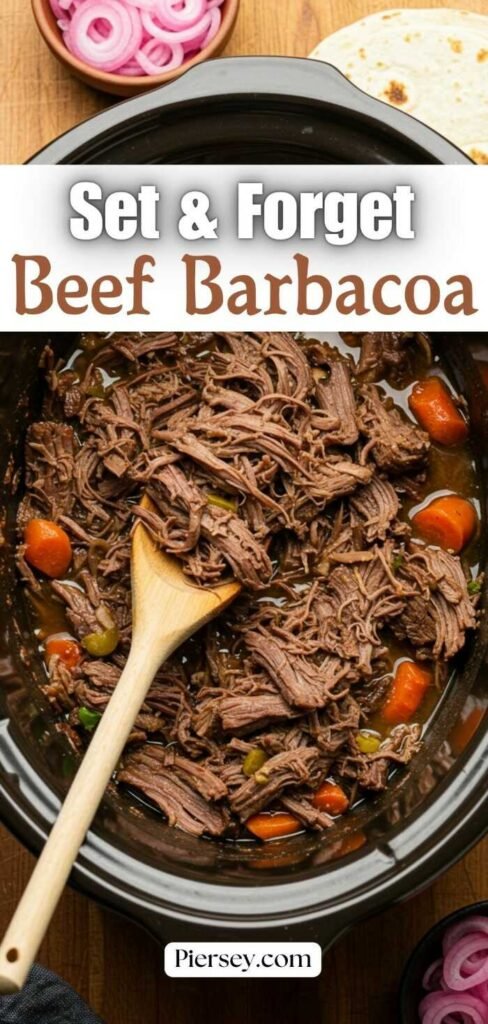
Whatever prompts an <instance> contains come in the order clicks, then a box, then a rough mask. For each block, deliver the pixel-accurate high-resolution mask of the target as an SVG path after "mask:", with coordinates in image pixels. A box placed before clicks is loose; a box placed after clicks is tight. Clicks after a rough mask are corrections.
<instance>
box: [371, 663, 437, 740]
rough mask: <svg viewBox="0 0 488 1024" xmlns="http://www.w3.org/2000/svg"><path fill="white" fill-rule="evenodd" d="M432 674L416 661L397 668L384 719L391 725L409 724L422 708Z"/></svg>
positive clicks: (384, 708)
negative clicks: (416, 712)
mask: <svg viewBox="0 0 488 1024" xmlns="http://www.w3.org/2000/svg"><path fill="white" fill-rule="evenodd" d="M431 684H432V672H429V671H428V669H425V668H421V667H420V665H417V663H416V662H415V661H402V662H401V663H400V665H399V666H398V668H397V671H396V675H395V678H394V680H393V685H392V687H391V690H390V694H389V697H388V700H387V702H386V704H385V705H384V707H383V718H384V719H385V721H386V722H388V723H389V725H398V724H399V723H400V722H408V721H409V719H410V718H411V717H412V715H413V714H414V713H415V711H417V709H418V708H419V707H420V705H421V703H422V701H423V699H424V697H425V694H426V693H427V690H428V688H429V686H431Z"/></svg>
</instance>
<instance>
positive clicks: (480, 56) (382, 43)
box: [310, 8, 488, 163]
mask: <svg viewBox="0 0 488 1024" xmlns="http://www.w3.org/2000/svg"><path fill="white" fill-rule="evenodd" d="M310 56H311V57H314V58H315V59H317V60H324V61H327V62H328V63H329V64H333V65H335V67H337V68H339V70H340V71H342V72H343V74H345V75H346V77H347V78H349V79H350V81H351V82H354V84H355V85H358V86H359V88H361V89H364V90H365V92H368V93H370V94H371V96H375V97H376V98H377V99H379V100H384V101H385V102H387V103H390V104H392V105H393V106H395V107H398V109H399V110H404V111H406V112H407V113H408V114H412V115H413V117H416V118H418V120H419V121H424V122H425V124H428V125H430V126H431V127H432V128H434V129H435V130H436V131H438V132H440V134H441V135H444V136H445V137H446V138H448V139H450V140H451V141H452V142H454V143H455V144H456V145H457V146H459V148H460V149H463V150H464V151H465V152H466V153H467V154H468V156H470V157H471V159H472V160H475V161H477V162H478V163H488V16H485V15H483V14H474V13H473V12H471V11H459V10H451V9H449V8H437V9H433V10H424V9H414V8H410V9H409V10H386V11H381V12H380V13H378V14H372V15H370V17H368V18H364V19H363V20H362V21H356V22H354V24H352V25H347V26H346V27H345V28H342V29H340V30H339V31H338V32H334V34H333V35H331V36H329V37H328V38H327V39H324V40H323V41H322V42H321V43H319V45H318V46H317V47H316V48H315V50H314V51H313V52H312V53H311V54H310Z"/></svg>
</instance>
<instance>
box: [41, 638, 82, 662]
mask: <svg viewBox="0 0 488 1024" xmlns="http://www.w3.org/2000/svg"><path fill="white" fill-rule="evenodd" d="M45 650H46V660H47V661H49V659H50V658H52V657H53V656H54V655H57V656H58V657H59V659H60V660H61V661H62V662H63V663H64V664H65V665H67V667H68V668H76V666H77V665H78V664H79V662H80V660H81V647H80V645H79V643H77V642H76V640H72V639H71V638H70V637H67V636H50V637H49V638H48V640H46V648H45Z"/></svg>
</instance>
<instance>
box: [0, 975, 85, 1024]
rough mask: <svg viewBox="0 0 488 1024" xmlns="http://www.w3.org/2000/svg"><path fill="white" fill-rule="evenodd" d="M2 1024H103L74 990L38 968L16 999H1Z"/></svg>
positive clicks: (0, 1014)
mask: <svg viewBox="0 0 488 1024" xmlns="http://www.w3.org/2000/svg"><path fill="white" fill-rule="evenodd" d="M0 1024H103V1022H102V1021H101V1020H100V1018H99V1017H97V1016H96V1015H95V1014H94V1013H92V1011H91V1010H90V1009H89V1007H88V1006H87V1005H86V1003H84V1002H83V1000H82V999H80V997H79V995H77V994H76V992H75V990H74V989H73V988H71V986H70V985H67V984H66V982H65V981H62V980H61V978H58V977H57V975H56V974H52V973H51V971H47V970H46V968H45V967H40V966H39V965H38V964H35V965H34V967H33V968H32V970H31V972H30V974H29V977H28V979H27V983H26V985H25V987H24V988H23V989H22V992H19V994H18V995H16V996H0Z"/></svg>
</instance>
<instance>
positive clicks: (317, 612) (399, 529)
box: [18, 333, 478, 837]
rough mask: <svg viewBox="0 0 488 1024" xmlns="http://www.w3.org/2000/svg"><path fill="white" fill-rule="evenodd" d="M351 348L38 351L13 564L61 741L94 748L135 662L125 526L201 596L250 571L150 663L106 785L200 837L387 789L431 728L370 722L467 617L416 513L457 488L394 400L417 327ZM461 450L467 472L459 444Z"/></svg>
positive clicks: (298, 342)
mask: <svg viewBox="0 0 488 1024" xmlns="http://www.w3.org/2000/svg"><path fill="white" fill-rule="evenodd" d="M347 340H348V339H347V338H346V341H347ZM349 340H353V342H354V345H355V346H357V345H359V346H361V347H360V349H359V361H355V358H354V356H355V354H356V353H355V351H354V348H348V347H347V344H345V343H344V342H341V344H340V345H339V347H335V346H334V345H332V344H330V343H326V342H319V341H317V340H311V339H305V338H301V337H294V336H291V335H287V334H278V333H267V334H212V335H193V336H181V335H177V334H171V333H162V334H158V335H146V336H142V335H113V336H111V337H108V338H101V337H98V336H90V337H87V338H86V339H85V340H84V342H83V343H82V349H81V350H79V351H78V353H77V354H76V353H75V354H74V355H72V356H71V358H70V359H69V360H68V361H67V362H63V363H59V362H57V361H56V360H55V358H54V355H53V353H52V351H51V350H50V349H48V350H47V351H46V352H45V353H44V356H43V366H44V369H45V373H46V381H47V388H46V396H45V401H44V410H43V417H42V420H41V421H40V422H36V423H33V424H32V425H31V426H30V427H29V429H28V432H27V439H26V453H25V489H24V494H23V497H22V500H21V501H20V504H19V510H18V528H19V548H18V565H19V570H20V573H21V574H22V576H23V578H24V580H25V581H26V585H27V588H28V590H29V593H30V595H31V597H32V599H33V603H34V606H35V609H36V616H37V623H38V625H39V623H40V630H41V632H40V637H41V640H42V641H43V645H42V650H43V652H44V654H45V661H46V672H47V676H48V678H47V680H46V686H45V692H46V694H47V696H48V698H49V700H50V702H51V704H52V706H53V708H54V710H55V712H56V713H57V715H58V716H59V719H60V721H61V722H62V723H63V728H64V729H65V730H66V732H67V734H68V735H69V737H70V739H71V742H72V743H74V744H75V745H76V746H77V747H78V748H82V747H83V741H84V739H85V740H86V739H87V738H89V734H90V731H91V730H92V729H93V728H95V727H96V724H97V721H98V719H99V715H100V714H101V713H103V709H104V707H105V706H106V704H107V701H108V700H109V698H110V694H111V692H112V690H113V688H114V686H115V685H116V683H117V679H118V677H119V675H120V672H121V670H122V668H123V666H124V663H125V660H126V657H127V653H128V650H129V646H130V641H131V607H130V541H131V531H132V529H133V526H134V523H135V522H136V521H137V520H141V521H143V522H144V523H145V525H146V527H147V529H148V530H149V531H150V532H151V534H152V536H153V537H154V538H155V539H156V541H157V542H158V544H159V545H161V547H162V548H163V549H164V550H165V551H167V552H171V553H172V554H174V555H176V556H177V557H178V558H179V559H181V561H182V563H183V567H184V571H185V573H187V574H188V576H189V577H190V579H191V580H192V581H193V582H194V583H195V585H197V586H206V585H214V584H215V583H217V582H218V581H219V580H221V579H223V578H225V577H226V576H229V574H231V575H233V576H235V577H236V578H237V579H238V580H239V581H240V582H241V583H242V588H243V589H242V596H241V597H240V598H239V599H238V600H237V601H236V603H235V604H234V605H233V606H232V607H231V609H230V610H229V611H228V612H227V613H226V614H225V616H224V617H223V618H222V619H221V620H218V621H217V622H214V623H212V624H211V625H210V626H209V627H207V629H206V631H205V635H204V637H203V639H202V637H199V638H198V641H197V642H195V641H189V642H188V643H187V644H186V645H185V647H184V649H183V650H182V651H179V652H177V653H176V654H175V655H174V656H173V657H172V658H171V660H170V661H169V662H168V663H167V664H166V665H164V666H163V667H162V668H161V670H160V671H159V673H158V676H157V678H156V680H155V682H154V685H153V686H152V688H151V691H150V693H149V695H148V698H147V700H146V702H145V704H144V707H143V708H142V709H141V713H140V715H139V717H138V719H137V722H136V725H135V728H134V732H133V735H132V737H131V742H130V744H129V746H128V748H127V750H126V752H125V755H124V759H123V763H122V764H121V766H120V770H119V771H118V775H117V778H118V782H119V783H121V784H123V785H124V786H128V787H131V789H132V790H135V791H137V793H138V794H141V795H143V797H144V798H145V799H147V800H149V801H150V802H151V803H152V804H153V805H154V806H155V807H156V808H159V809H160V810H161V811H162V812H163V814H164V815H165V817H166V818H167V820H168V822H169V823H170V824H171V825H175V826H178V827H179V828H181V829H184V830H185V831H187V832H189V833H192V834H194V835H201V834H203V833H205V834H208V835H210V836H225V837H233V836H237V835H239V834H240V832H241V829H242V828H243V827H244V826H245V824H246V822H248V821H249V819H250V818H252V816H255V815H260V814H261V813H262V812H270V813H272V814H274V813H275V812H278V813H282V814H286V815H288V819H283V820H285V821H286V820H289V821H290V822H291V826H290V830H291V831H293V830H294V829H295V827H305V828H312V829H324V828H327V827H329V826H330V825H331V824H333V821H334V817H335V814H336V813H338V808H335V805H334V804H333V803H332V804H330V803H328V802H327V800H325V799H324V800H320V799H317V793H318V792H320V791H321V789H322V788H323V786H324V783H327V780H328V781H329V782H330V783H332V784H333V787H334V786H335V787H336V789H337V787H339V792H342V796H343V798H344V802H343V808H342V809H344V807H346V806H350V805H351V804H353V803H354V802H355V801H356V800H357V799H359V798H360V797H361V796H363V795H364V794H365V793H367V791H374V792H375V791H378V790H381V789H383V788H384V787H385V786H386V785H387V783H388V778H389V776H390V774H391V771H392V769H394V768H395V767H396V766H397V765H399V764H400V765H405V764H407V763H408V762H409V761H410V760H411V758H412V756H413V755H414V754H415V752H416V751H417V750H418V749H419V744H420V734H421V721H422V714H423V715H424V717H425V712H421V713H419V714H415V715H413V716H410V717H409V716H407V720H405V721H400V722H397V723H396V724H393V725H391V724H390V725H389V726H388V725H386V724H385V722H384V721H382V718H381V708H382V707H383V706H384V704H385V700H386V699H387V695H388V692H389V690H390V688H391V680H392V673H393V670H394V669H393V667H394V665H395V664H398V662H399V661H401V659H402V658H403V659H404V660H405V659H410V660H412V661H414V662H415V663H418V664H419V665H420V666H423V667H424V669H427V670H429V671H431V672H432V679H433V680H434V682H433V685H432V688H431V689H433V691H434V692H435V688H436V687H438V688H440V687H441V686H442V683H443V681H444V680H445V678H446V674H447V673H446V664H447V661H448V659H450V658H452V657H453V655H455V654H456V653H457V652H458V651H459V650H460V649H461V648H462V647H463V645H464V642H465V637H466V631H467V630H470V629H472V628H473V627H474V626H475V624H476V613H475V603H476V594H475V593H474V591H476V590H477V589H478V583H477V581H475V582H474V584H473V581H471V583H469V580H470V572H469V567H468V566H467V563H464V564H463V563H462V562H461V559H460V557H459V556H458V555H456V554H453V553H452V551H451V550H449V549H447V550H444V549H442V547H439V546H435V545H432V544H428V543H425V541H424V540H422V538H419V537H418V536H417V537H416V536H413V535H412V525H411V522H410V518H409V510H410V509H411V508H412V506H413V505H415V503H416V502H419V501H421V500H423V499H424V497H425V495H426V494H428V493H429V491H431V490H433V489H436V490H438V489H439V488H440V487H444V488H445V489H448V488H449V486H450V484H449V480H447V479H446V480H445V481H444V482H442V481H439V466H440V467H441V471H442V465H443V464H442V460H441V461H440V462H439V452H438V450H437V456H436V458H433V453H434V447H433V445H432V444H431V439H430V437H429V434H428V433H426V432H425V431H424V430H423V429H422V428H421V427H420V426H419V425H418V423H416V422H414V420H413V419H412V417H411V416H408V415H407V414H406V412H405V411H404V410H403V409H401V408H400V407H399V405H398V404H396V403H395V402H394V401H393V398H392V395H394V394H395V392H394V390H392V386H395V387H397V388H398V389H399V390H398V392H397V393H398V395H399V396H401V394H403V393H404V391H402V389H405V387H406V386H407V385H411V384H412V382H413V381H414V380H415V377H416V375H418V373H417V370H416V367H417V366H418V365H419V363H420V365H421V366H422V367H423V369H424V371H426V367H427V362H428V359H429V358H430V347H429V343H428V340H427V339H426V338H425V336H417V337H413V336H410V335H401V334H390V335H387V334H377V335H375V334H366V335H357V336H355V337H354V338H353V339H349ZM430 372H432V371H430ZM385 388H386V390H385ZM456 458H457V459H458V460H460V461H461V463H462V464H463V465H464V467H465V471H466V475H467V476H466V478H467V479H468V478H469V474H470V472H471V461H470V456H469V451H468V450H467V449H466V446H461V448H460V450H459V452H458V454H457V455H456ZM451 460H452V450H451ZM451 464H452V461H451ZM436 467H437V469H436ZM435 473H437V477H436V479H435V487H434V485H433V480H434V477H433V474H435ZM144 493H146V494H147V495H148V496H149V497H150V499H151V502H152V506H151V509H150V510H148V509H146V508H143V507H141V504H140V499H141V496H142V495H143V494H144ZM38 519H43V520H51V521H53V522H54V523H56V524H57V526H58V527H60V528H61V529H62V531H64V533H65V534H67V536H68V537H69V540H70V542H71V547H72V552H73V557H72V561H71V565H70V568H69V570H68V571H67V572H65V573H61V578H52V577H53V576H54V575H59V574H55V573H50V574H48V576H46V575H45V574H44V575H43V574H42V573H39V572H38V571H36V568H35V567H34V568H33V564H32V558H31V559H29V550H28V544H27V543H26V533H25V531H26V528H27V527H28V525H29V524H30V523H32V521H33V520H38ZM34 564H35V563H34ZM46 606H47V607H48V608H49V615H48V616H47V617H46V616H45V615H44V617H43V608H45V607H46ZM53 622H54V623H55V624H56V625H55V626H54V627H53ZM107 637H108V638H109V642H108V643H107ZM70 638H72V639H70ZM53 640H54V641H56V640H58V641H59V643H58V645H57V646H56V643H53ZM73 640H75V641H76V643H75V644H73ZM63 641H64V642H65V648H63ZM66 644H67V646H66ZM70 645H71V646H70ZM104 645H105V646H104ZM433 703H435V701H433V699H432V697H431V698H430V703H429V702H428V706H429V707H430V708H432V706H433ZM294 823H297V824H296V826H295V825H294ZM244 834H247V835H248V836H249V837H250V832H244ZM255 834H260V833H259V832H256V833H255Z"/></svg>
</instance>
